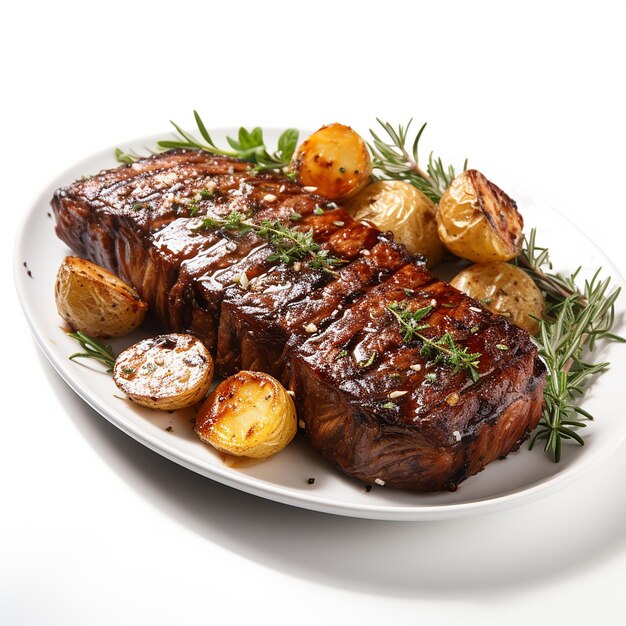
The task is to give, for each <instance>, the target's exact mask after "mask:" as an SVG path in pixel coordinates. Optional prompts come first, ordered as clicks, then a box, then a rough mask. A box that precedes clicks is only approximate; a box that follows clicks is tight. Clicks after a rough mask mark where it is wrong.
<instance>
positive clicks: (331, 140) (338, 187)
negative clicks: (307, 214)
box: [291, 123, 372, 200]
mask: <svg viewBox="0 0 626 626" xmlns="http://www.w3.org/2000/svg"><path fill="white" fill-rule="evenodd" d="M291 170H292V171H293V172H295V173H296V174H297V180H298V182H299V183H300V184H301V185H304V186H308V187H315V193H318V194H319V195H320V196H324V197H325V198H329V199H330V200H338V199H340V198H346V197H348V196H350V195H353V194H355V193H357V192H358V191H360V190H361V189H362V188H363V187H364V186H365V185H367V183H368V182H369V179H370V176H371V175H372V161H371V159H370V154H369V151H368V149H367V145H366V144H365V142H364V141H363V139H362V138H361V136H360V135H359V134H358V133H356V132H355V131H353V130H352V129H351V128H350V127H349V126H344V125H343V124H336V123H335V124H328V126H322V128H320V129H319V130H318V131H316V132H314V133H313V134H312V135H311V136H310V137H309V138H308V139H306V140H305V141H304V142H303V143H302V145H301V146H300V147H299V148H298V150H297V151H296V153H295V154H294V157H293V160H292V163H291Z"/></svg>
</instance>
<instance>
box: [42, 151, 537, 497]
mask: <svg viewBox="0 0 626 626" xmlns="http://www.w3.org/2000/svg"><path fill="white" fill-rule="evenodd" d="M247 168H248V165H247V164H245V163H241V162H239V161H235V160H233V159H228V158H222V157H212V156H210V155H207V154H206V153H202V152H196V151H192V152H185V151H171V152H168V153H163V154H160V155H156V156H154V157H151V158H149V159H145V160H142V161H140V162H138V163H137V164H135V165H134V166H130V165H129V166H121V167H119V168H116V169H114V170H109V171H106V172H103V173H100V174H98V175H96V176H95V177H93V178H91V179H88V180H82V181H77V182H76V183H74V184H72V185H70V186H69V187H66V188H64V189H60V190H58V191H57V192H56V193H55V195H54V198H53V201H52V206H53V209H54V213H55V216H56V220H57V233H58V235H59V236H60V237H61V238H62V239H63V240H64V241H65V242H66V243H67V244H68V245H69V246H70V247H71V248H73V249H74V251H75V252H76V253H77V254H80V255H81V256H85V257H87V258H90V259H91V260H93V261H95V262H97V263H99V264H100V265H103V266H104V267H106V268H107V269H109V270H111V271H114V272H115V273H117V274H118V275H119V276H120V277H121V278H122V279H124V280H127V281H128V282H130V283H131V284H132V285H133V286H135V288H137V290H138V291H139V293H140V294H141V295H142V297H143V298H144V299H145V300H146V301H147V302H148V304H149V306H150V309H151V311H152V314H153V315H154V316H155V317H156V319H157V320H158V321H159V322H160V323H161V325H162V326H163V327H164V328H165V329H167V330H176V331H188V332H193V333H194V334H196V335H198V336H199V337H200V338H201V339H203V341H204V342H205V343H206V344H207V346H208V347H209V348H211V349H212V350H213V351H214V352H215V353H216V366H217V369H218V371H221V372H222V373H225V374H229V373H232V372H234V371H235V370H237V369H238V368H242V367H245V368H247V369H261V370H264V371H267V372H269V373H273V374H274V375H276V376H277V377H279V378H281V379H282V381H283V382H284V384H286V385H287V386H289V387H290V388H291V389H293V390H294V391H295V392H296V399H297V406H298V415H299V418H300V419H301V420H303V421H304V423H305V425H306V436H307V437H308V439H309V440H310V441H311V443H312V444H313V445H314V446H315V447H316V448H317V449H319V450H320V451H321V452H322V454H323V455H324V456H325V457H326V458H327V459H328V460H329V461H331V462H332V463H334V464H335V465H337V466H338V467H339V468H340V469H342V470H343V471H344V472H345V473H347V474H348V475H350V476H353V477H356V478H358V479H360V480H363V481H366V482H368V483H371V482H374V480H375V479H377V478H378V479H380V480H383V481H384V482H385V483H386V484H387V485H389V486H392V487H400V488H407V489H414V490H418V491H437V490H441V489H451V490H453V489H455V488H456V487H457V485H458V484H459V482H460V481H462V480H464V479H465V478H467V477H468V476H470V475H472V474H475V473H476V472H478V471H480V470H481V469H483V468H484V466H485V465H486V464H487V463H489V462H491V461H492V460H494V459H497V458H500V457H503V456H506V454H508V453H509V452H510V451H511V450H513V449H516V448H517V447H519V445H520V442H521V441H522V440H523V439H524V438H525V437H527V436H528V434H529V433H530V431H531V430H532V429H534V427H535V426H536V424H537V422H538V420H539V418H540V414H541V406H542V391H543V386H544V380H545V369H544V367H543V365H542V364H541V362H540V361H539V360H538V359H537V355H536V349H535V347H534V345H533V344H532V342H531V340H530V338H529V337H528V335H527V334H526V333H525V332H524V331H522V330H521V329H518V328H516V327H514V326H512V325H511V324H509V323H508V321H506V320H505V319H504V318H501V317H498V316H494V315H492V314H490V313H489V312H487V311H485V310H483V309H482V307H480V306H479V305H478V303H477V302H476V301H474V300H471V299H470V298H467V297H466V296H464V295H462V294H460V293H459V292H458V291H456V290H455V289H454V288H452V287H451V286H449V285H447V284H446V283H443V282H441V281H439V280H437V279H436V278H435V277H434V276H433V275H432V274H431V273H430V272H429V271H428V270H427V269H426V268H425V266H424V264H423V260H422V259H419V258H411V257H410V255H409V254H408V252H407V251H406V250H405V249H404V247H403V246H401V245H399V244H397V243H394V242H393V238H392V236H391V235H390V234H389V233H387V234H382V233H380V232H379V231H378V230H376V229H375V228H373V227H372V226H371V225H369V224H366V223H362V222H355V221H354V220H353V219H352V218H351V217H350V215H348V214H347V212H346V211H345V210H344V209H343V208H341V207H338V208H335V205H333V204H332V203H329V202H328V201H327V200H325V199H323V198H320V197H318V196H315V195H313V194H310V193H305V192H304V191H303V190H302V189H301V188H300V187H299V186H298V185H296V184H295V183H293V182H290V181H288V180H287V179H285V178H280V177H276V176H274V175H272V174H253V173H250V172H248V171H247ZM202 188H210V189H212V190H213V191H214V194H213V195H212V197H204V196H206V195H208V194H204V196H203V197H200V196H199V194H198V192H199V190H201V189H202ZM138 200H139V201H141V202H150V205H151V208H150V209H147V208H142V209H140V210H133V205H134V204H136V203H137V201H138ZM189 203H193V204H194V205H195V206H196V207H197V208H196V209H195V210H194V213H197V215H198V216H199V217H200V218H201V217H202V216H204V215H207V214H211V215H217V216H220V215H221V216H225V215H227V214H229V213H230V212H232V211H239V212H241V213H244V214H246V215H250V219H252V220H254V221H257V222H260V221H261V220H270V221H279V222H281V223H284V224H289V225H290V226H291V227H296V228H298V229H302V230H308V229H310V230H311V232H312V234H313V237H314V239H315V241H317V242H318V243H319V244H321V245H322V246H323V247H324V248H326V249H327V250H328V251H329V253H330V254H332V255H334V256H337V257H340V258H342V259H344V260H345V264H344V266H342V267H340V268H339V269H338V270H337V272H336V273H333V274H330V273H327V272H322V271H320V270H317V269H314V268H311V267H310V266H309V263H308V262H307V261H306V260H304V261H302V262H301V263H300V264H299V269H298V268H297V267H294V266H293V265H291V266H287V265H283V264H277V263H270V262H268V260H267V257H268V255H269V254H271V252H272V247H271V246H270V245H268V244H267V241H265V240H263V239H260V238H259V237H258V236H257V235H256V234H254V233H252V232H250V233H246V234H239V233H230V232H225V231H223V230H196V229H195V228H194V225H197V224H199V223H201V219H198V218H190V213H191V212H190V210H189ZM318 208H322V209H323V210H322V211H321V212H320V211H319V210H316V209H318ZM320 213H321V214H320ZM294 214H298V215H294ZM294 217H296V218H299V219H297V220H293V218H294ZM362 250H368V251H369V253H370V254H369V256H363V255H361V254H360V253H361V251H362ZM242 273H245V275H246V278H247V279H248V280H247V282H249V285H248V287H247V289H244V288H242V286H241V285H239V284H237V282H236V281H237V278H238V277H239V276H241V274H242ZM407 289H408V290H410V291H405V290H407ZM407 294H408V295H407ZM433 300H434V301H436V303H437V304H436V306H435V307H434V310H433V311H432V313H431V314H430V315H429V317H428V320H427V321H428V323H429V327H428V328H427V329H424V330H423V331H422V332H423V334H424V335H427V336H431V337H432V338H433V339H436V338H438V337H440V336H442V335H443V334H444V333H445V332H450V333H451V334H452V335H453V336H454V337H455V339H456V340H457V341H458V342H459V343H460V344H462V345H464V346H467V347H468V350H469V351H470V352H480V353H481V359H480V372H481V375H482V376H481V379H480V380H479V381H478V382H477V383H473V382H472V380H471V379H470V378H469V376H468V374H467V372H464V371H460V372H457V373H453V372H452V370H451V369H450V368H449V367H447V366H446V365H444V364H437V365H435V364H433V362H432V361H428V360H426V359H425V358H424V355H422V354H421V351H420V346H419V342H409V343H405V342H403V341H402V338H401V333H400V328H399V326H398V324H397V320H396V319H395V317H394V316H393V315H392V314H391V312H390V311H389V310H388V308H387V306H388V304H389V303H390V302H392V301H402V302H403V303H405V304H406V306H412V307H414V308H415V309H417V308H420V307H422V306H427V305H428V304H429V303H430V302H431V301H433ZM405 301H406V302H405ZM444 304H445V306H444ZM475 327H478V329H479V332H472V329H474V328H475ZM501 344H504V345H506V346H507V347H508V350H499V349H498V348H497V347H496V346H497V345H501ZM372 355H375V358H374V359H372V361H371V363H370V362H369V361H370V357H372ZM411 365H413V366H416V365H419V366H420V367H421V369H420V370H419V371H416V368H415V367H414V368H411ZM427 374H435V378H434V380H429V378H430V377H427ZM403 391H406V393H405V394H399V392H403ZM394 392H396V393H395V394H394ZM390 395H391V396H393V408H390V406H389V405H388V406H387V407H385V406H383V405H386V404H387V402H388V401H389V399H390ZM457 396H458V398H457ZM451 398H453V399H454V401H451Z"/></svg>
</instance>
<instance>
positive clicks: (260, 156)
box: [115, 111, 299, 174]
mask: <svg viewBox="0 0 626 626" xmlns="http://www.w3.org/2000/svg"><path fill="white" fill-rule="evenodd" d="M193 115H194V118H195V121H196V126H197V127H198V132H199V133H200V137H201V138H200V139H198V138H197V137H195V136H194V135H192V134H191V133H188V132H187V131H185V130H183V128H182V127H181V126H180V125H179V124H177V123H176V122H173V121H171V120H170V123H171V124H172V126H173V127H174V129H175V130H176V135H177V138H176V139H173V140H170V139H162V140H160V141H158V142H157V148H156V151H154V150H151V151H150V152H151V154H155V152H159V151H163V150H171V149H174V148H184V149H186V150H203V151H204V152H210V153H211V154H215V155H220V156H228V157H234V158H237V159H241V160H242V161H249V162H250V163H254V168H253V169H254V170H256V171H264V172H267V171H276V172H279V173H281V174H282V173H284V169H285V168H286V167H288V166H289V164H290V163H291V158H292V157H293V153H294V152H295V150H296V146H297V145H298V137H299V133H298V131H297V130H296V129H295V128H288V129H287V130H285V131H283V132H282V133H281V135H280V137H279V138H278V145H277V148H276V150H275V151H274V152H270V151H269V150H268V148H267V146H266V145H265V141H264V139H263V130H262V129H261V128H259V127H258V126H257V127H256V128H253V129H252V130H247V129H245V128H243V127H241V128H240V129H239V133H238V134H237V138H233V137H226V141H227V142H228V145H229V146H230V150H228V149H224V148H219V147H218V146H217V145H216V144H215V142H214V141H213V139H212V137H211V135H210V134H209V131H208V130H207V128H206V125H205V124H204V122H203V121H202V118H201V117H200V115H199V113H198V112H197V111H194V112H193ZM115 158H116V159H117V161H119V162H120V163H134V162H135V161H137V160H138V159H140V158H142V156H141V155H140V154H138V153H136V152H134V151H132V150H130V151H128V152H124V151H123V150H121V149H120V148H116V150H115Z"/></svg>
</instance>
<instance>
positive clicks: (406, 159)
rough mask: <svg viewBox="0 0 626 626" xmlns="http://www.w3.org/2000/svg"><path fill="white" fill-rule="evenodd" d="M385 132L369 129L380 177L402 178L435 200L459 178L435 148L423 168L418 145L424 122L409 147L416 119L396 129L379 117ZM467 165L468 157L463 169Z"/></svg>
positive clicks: (373, 161) (374, 165) (378, 177)
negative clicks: (437, 155) (436, 152)
mask: <svg viewBox="0 0 626 626" xmlns="http://www.w3.org/2000/svg"><path fill="white" fill-rule="evenodd" d="M376 121H377V122H378V123H379V124H380V125H381V126H382V128H383V130H384V131H385V133H386V137H385V139H382V138H381V137H379V135H378V134H377V133H376V132H374V131H373V130H371V129H370V134H371V135H372V140H373V141H372V143H371V144H369V149H370V152H371V154H372V167H373V169H374V177H375V178H376V179H378V180H402V181H405V182H407V183H410V184H411V185H413V186H414V187H417V188H418V189H419V190H420V191H421V192H422V193H424V194H425V195H426V196H428V197H429V198H430V199H431V200H432V201H433V202H439V200H440V198H441V196H442V194H443V192H444V191H445V190H446V189H447V188H448V187H449V185H450V183H451V182H452V181H453V180H454V179H455V178H456V171H455V169H454V167H452V166H451V165H449V166H448V167H447V168H446V167H444V165H443V163H442V161H441V159H440V158H438V159H435V158H434V157H433V154H432V152H431V153H430V156H429V157H428V165H426V170H423V169H422V168H421V167H420V165H419V156H418V147H419V141H420V138H421V137H422V133H423V132H424V129H425V128H426V124H423V125H422V127H421V128H420V129H419V131H418V133H417V135H416V136H415V138H414V139H413V142H412V144H411V148H408V147H407V144H408V133H409V127H410V126H411V122H412V121H413V120H409V122H408V124H407V125H406V126H402V125H399V126H398V128H397V129H395V128H394V127H393V126H392V125H391V124H389V122H383V121H382V120H380V119H378V118H376ZM466 169H467V160H466V161H465V163H464V164H463V169H462V171H465V170H466Z"/></svg>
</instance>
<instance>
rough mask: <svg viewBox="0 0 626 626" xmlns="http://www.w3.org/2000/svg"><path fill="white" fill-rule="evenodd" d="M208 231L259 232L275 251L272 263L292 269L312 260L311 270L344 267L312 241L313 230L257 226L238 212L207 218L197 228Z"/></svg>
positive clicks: (264, 222)
mask: <svg viewBox="0 0 626 626" xmlns="http://www.w3.org/2000/svg"><path fill="white" fill-rule="evenodd" d="M209 228H222V229H224V230H229V231H235V232H238V233H241V234H245V233H247V232H250V231H254V232H256V233H257V234H258V235H259V236H260V237H264V238H266V239H267V240H268V241H269V243H270V244H271V245H272V246H273V248H274V250H275V252H274V253H273V254H270V255H269V256H268V257H267V260H268V261H270V262H272V261H279V262H281V263H285V264H287V265H289V264H291V263H294V262H296V261H302V260H305V259H309V261H310V265H311V267H313V268H315V269H320V270H323V271H325V272H330V273H334V269H335V268H336V267H338V266H340V265H342V264H343V263H345V261H344V260H343V259H339V258H337V257H334V256H332V255H331V254H330V253H329V252H328V250H325V249H323V248H322V247H321V246H320V245H319V244H318V243H317V242H316V241H315V240H314V239H313V230H312V229H311V230H307V231H303V230H298V229H296V228H290V227H289V226H286V225H285V224H282V223H281V222H279V221H272V220H262V221H261V222H259V223H256V222H253V221H251V220H250V218H249V216H247V215H245V214H243V213H239V212H237V211H233V212H232V213H229V214H228V215H227V216H226V217H223V218H222V217H215V216H213V217H211V216H209V217H206V218H204V219H203V220H202V222H201V224H200V225H199V226H198V229H209Z"/></svg>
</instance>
